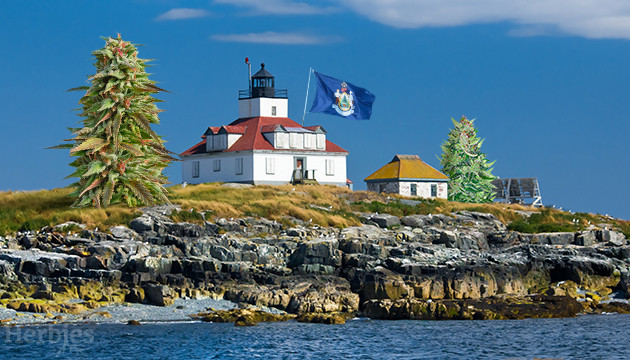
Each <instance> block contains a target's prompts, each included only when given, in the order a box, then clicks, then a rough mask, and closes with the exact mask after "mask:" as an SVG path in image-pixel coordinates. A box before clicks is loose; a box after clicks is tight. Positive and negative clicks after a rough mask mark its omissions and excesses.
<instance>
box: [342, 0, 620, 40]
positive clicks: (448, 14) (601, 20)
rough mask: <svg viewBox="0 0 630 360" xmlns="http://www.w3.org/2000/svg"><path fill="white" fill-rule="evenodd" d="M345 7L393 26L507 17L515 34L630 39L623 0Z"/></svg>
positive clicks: (425, 1)
mask: <svg viewBox="0 0 630 360" xmlns="http://www.w3.org/2000/svg"><path fill="white" fill-rule="evenodd" d="M340 4H343V5H344V6H346V7H347V8H349V9H350V10H352V11H354V12H356V13H358V14H361V15H363V16H365V17H367V18H369V19H371V20H374V21H376V22H379V23H382V24H385V25H388V26H392V27H397V28H421V27H447V26H461V25H469V24H484V23H496V22H509V23H513V24H515V25H516V29H514V30H512V31H511V32H510V33H511V34H514V35H518V36H533V35H543V34H557V33H561V34H569V35H577V36H583V37H588V38H625V39H630V2H629V1H627V0H438V1H436V0H345V1H343V2H341V3H340Z"/></svg>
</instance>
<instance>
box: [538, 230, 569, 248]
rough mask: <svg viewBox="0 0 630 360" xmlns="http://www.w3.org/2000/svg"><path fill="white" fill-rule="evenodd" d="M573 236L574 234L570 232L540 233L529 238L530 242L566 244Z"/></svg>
mask: <svg viewBox="0 0 630 360" xmlns="http://www.w3.org/2000/svg"><path fill="white" fill-rule="evenodd" d="M574 238H575V235H574V234H573V233H570V232H564V233H541V234H534V235H533V236H532V238H531V243H532V244H542V245H568V244H571V243H573V240H574Z"/></svg>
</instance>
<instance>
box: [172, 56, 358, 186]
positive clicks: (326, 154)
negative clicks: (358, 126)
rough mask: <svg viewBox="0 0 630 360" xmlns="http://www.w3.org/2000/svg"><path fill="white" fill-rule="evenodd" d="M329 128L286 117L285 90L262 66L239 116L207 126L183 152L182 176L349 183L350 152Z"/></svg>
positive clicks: (191, 179) (205, 179)
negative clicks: (329, 136) (332, 137)
mask: <svg viewBox="0 0 630 360" xmlns="http://www.w3.org/2000/svg"><path fill="white" fill-rule="evenodd" d="M326 137H327V133H326V130H324V128H323V127H321V126H319V125H317V126H301V125H300V124H298V123H296V122H295V121H293V120H291V119H289V118H288V97H287V91H286V90H280V89H276V88H275V79H274V76H273V75H271V73H269V72H268V71H267V70H266V69H265V65H264V64H262V65H261V69H260V70H259V71H258V72H257V73H256V74H254V76H252V77H251V84H250V88H249V89H248V90H241V91H240V92H239V99H238V119H236V120H235V121H233V122H232V123H230V124H229V125H223V126H210V127H208V128H207V130H206V131H205V133H204V134H203V136H201V138H202V141H201V142H199V143H197V144H196V145H194V146H193V147H191V148H190V149H188V150H186V151H184V152H183V153H182V154H181V158H182V160H183V165H182V180H183V181H185V182H187V183H191V184H198V183H204V182H237V183H249V184H268V185H279V184H286V183H290V182H294V183H319V184H330V185H338V186H346V185H347V177H346V157H347V156H348V151H346V150H344V149H343V148H341V147H339V146H337V145H336V144H334V143H332V142H330V141H329V140H328V139H327V138H326Z"/></svg>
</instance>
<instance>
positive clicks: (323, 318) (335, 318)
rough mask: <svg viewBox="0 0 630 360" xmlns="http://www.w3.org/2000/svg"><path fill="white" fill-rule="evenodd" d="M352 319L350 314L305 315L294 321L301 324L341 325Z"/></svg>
mask: <svg viewBox="0 0 630 360" xmlns="http://www.w3.org/2000/svg"><path fill="white" fill-rule="evenodd" d="M353 317H354V314H352V313H340V312H335V313H307V314H302V315H300V316H298V317H297V318H296V320H297V321H298V322H303V323H317V324H329V325H341V324H345V323H346V321H347V320H349V319H352V318H353Z"/></svg>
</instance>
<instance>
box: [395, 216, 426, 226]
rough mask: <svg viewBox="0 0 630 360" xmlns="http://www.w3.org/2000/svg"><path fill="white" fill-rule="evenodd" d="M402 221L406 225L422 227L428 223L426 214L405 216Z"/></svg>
mask: <svg viewBox="0 0 630 360" xmlns="http://www.w3.org/2000/svg"><path fill="white" fill-rule="evenodd" d="M400 222H401V223H402V224H403V225H405V226H411V227H412V228H420V227H423V226H425V225H426V224H427V216H426V215H408V216H403V217H402V218H401V219H400Z"/></svg>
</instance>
